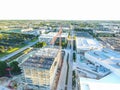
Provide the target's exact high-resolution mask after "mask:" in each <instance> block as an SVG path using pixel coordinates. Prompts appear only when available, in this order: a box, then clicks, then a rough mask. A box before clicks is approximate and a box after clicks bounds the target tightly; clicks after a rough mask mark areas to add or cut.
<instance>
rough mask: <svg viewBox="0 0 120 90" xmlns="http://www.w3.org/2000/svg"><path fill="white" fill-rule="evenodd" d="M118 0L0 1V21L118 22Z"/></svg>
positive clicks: (119, 12) (119, 18) (119, 14)
mask: <svg viewBox="0 0 120 90" xmlns="http://www.w3.org/2000/svg"><path fill="white" fill-rule="evenodd" d="M119 4H120V0H0V20H4V19H5V20H6V19H40V20H48V19H49V20H120V10H119V9H120V5H119Z"/></svg>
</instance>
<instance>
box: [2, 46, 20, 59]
mask: <svg viewBox="0 0 120 90" xmlns="http://www.w3.org/2000/svg"><path fill="white" fill-rule="evenodd" d="M18 49H19V48H18V47H15V48H12V49H11V50H7V51H6V52H4V53H0V58H1V57H4V56H5V55H7V54H10V53H12V52H15V51H17V50H18Z"/></svg>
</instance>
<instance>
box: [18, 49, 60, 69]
mask: <svg viewBox="0 0 120 90" xmlns="http://www.w3.org/2000/svg"><path fill="white" fill-rule="evenodd" d="M58 51H59V49H57V48H42V49H37V50H33V51H32V52H30V53H29V54H27V55H26V58H24V60H23V62H22V63H21V64H20V65H21V66H27V67H35V68H42V69H50V67H51V65H52V64H53V61H54V58H55V57H56V56H57V54H58Z"/></svg>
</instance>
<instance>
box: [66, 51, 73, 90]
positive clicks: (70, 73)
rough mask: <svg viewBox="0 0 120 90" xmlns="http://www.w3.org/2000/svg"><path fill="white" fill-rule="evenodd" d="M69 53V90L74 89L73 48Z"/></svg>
mask: <svg viewBox="0 0 120 90" xmlns="http://www.w3.org/2000/svg"><path fill="white" fill-rule="evenodd" d="M68 53H69V60H68V63H69V74H68V84H67V90H72V70H73V69H72V66H73V53H72V51H71V50H68Z"/></svg>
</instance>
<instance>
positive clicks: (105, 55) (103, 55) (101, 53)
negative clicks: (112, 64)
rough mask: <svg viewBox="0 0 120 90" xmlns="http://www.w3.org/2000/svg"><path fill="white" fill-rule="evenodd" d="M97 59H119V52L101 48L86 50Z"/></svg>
mask: <svg viewBox="0 0 120 90" xmlns="http://www.w3.org/2000/svg"><path fill="white" fill-rule="evenodd" d="M86 53H88V54H90V55H91V56H93V57H95V58H98V59H99V60H105V59H120V53H119V52H117V51H114V50H111V49H107V48H103V49H99V50H91V51H88V52H86Z"/></svg>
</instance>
